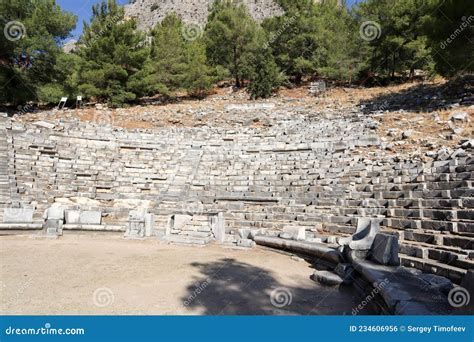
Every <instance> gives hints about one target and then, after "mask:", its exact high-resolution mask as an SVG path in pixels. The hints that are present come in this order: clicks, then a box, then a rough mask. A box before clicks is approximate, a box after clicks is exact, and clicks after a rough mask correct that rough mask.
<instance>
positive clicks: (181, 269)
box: [0, 234, 370, 315]
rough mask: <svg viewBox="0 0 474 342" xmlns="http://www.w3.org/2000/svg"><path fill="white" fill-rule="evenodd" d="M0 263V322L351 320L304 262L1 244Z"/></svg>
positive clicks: (185, 250)
mask: <svg viewBox="0 0 474 342" xmlns="http://www.w3.org/2000/svg"><path fill="white" fill-rule="evenodd" d="M0 260H1V263H0V270H1V272H0V290H1V292H0V299H1V309H0V314H32V315H37V314H41V315H59V314H61V315H64V314H65V315H86V314H97V315H137V314H138V315H203V314H204V315H233V314H244V315H254V314H261V315H279V314H284V315H293V314H301V315H306V314H311V315H322V314H325V315H331V314H349V315H350V314H351V312H352V309H353V307H355V306H357V305H358V304H359V302H360V299H358V296H356V295H355V294H354V293H353V292H352V290H351V289H346V288H344V289H338V288H328V287H320V286H319V285H318V284H316V283H315V282H313V281H312V280H311V279H310V275H311V274H312V273H313V268H312V266H311V265H310V264H309V263H307V262H306V261H304V260H301V259H298V258H296V257H292V256H289V255H284V254H280V253H276V252H273V251H269V250H266V249H261V248H256V249H253V250H236V249H228V248H223V247H220V246H215V245H212V246H207V247H184V246H174V245H173V246H172V245H166V244H162V243H160V242H157V241H130V240H124V239H123V238H122V237H120V236H116V235H109V234H98V235H94V236H91V235H79V234H77V235H66V236H64V237H62V238H61V239H58V240H48V239H44V238H37V237H34V236H31V235H29V236H2V237H0ZM364 313H370V312H369V311H365V312H364Z"/></svg>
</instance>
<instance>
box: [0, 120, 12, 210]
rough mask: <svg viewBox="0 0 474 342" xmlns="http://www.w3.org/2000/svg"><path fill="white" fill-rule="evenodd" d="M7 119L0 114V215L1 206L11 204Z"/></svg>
mask: <svg viewBox="0 0 474 342" xmlns="http://www.w3.org/2000/svg"><path fill="white" fill-rule="evenodd" d="M6 125H7V119H6V118H4V117H2V116H0V215H1V216H3V208H5V207H7V206H10V205H11V193H10V184H9V179H8V145H7V132H6Z"/></svg>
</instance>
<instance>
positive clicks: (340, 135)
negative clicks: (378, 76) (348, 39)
mask: <svg viewBox="0 0 474 342" xmlns="http://www.w3.org/2000/svg"><path fill="white" fill-rule="evenodd" d="M6 127H7V128H10V129H7V130H6V137H7V138H6V141H7V142H8V144H7V147H8V155H9V159H8V161H9V169H8V170H9V175H10V182H9V183H8V184H9V186H10V189H9V190H10V192H11V198H10V199H8V200H5V199H4V200H3V201H2V202H1V203H0V205H2V203H3V206H8V205H15V203H16V204H17V205H19V206H21V207H34V208H35V209H36V210H35V219H36V220H41V217H42V215H43V212H44V210H46V209H47V208H48V207H50V206H51V205H53V203H56V204H62V205H65V206H69V207H71V208H75V209H81V210H100V211H101V212H102V215H103V226H104V227H105V228H104V229H105V230H107V229H110V230H120V231H125V227H126V221H127V216H128V214H129V212H130V211H131V210H134V209H136V208H148V210H149V212H150V213H152V214H154V219H155V232H154V234H155V235H163V234H164V231H165V230H166V229H167V228H169V220H170V217H173V215H188V216H191V217H192V216H195V221H196V222H195V223H194V224H198V225H202V226H203V227H208V224H207V223H205V216H209V217H215V215H218V214H219V213H223V216H224V218H225V229H226V233H227V234H228V235H227V238H226V239H227V241H228V242H232V240H233V239H234V237H235V239H236V237H237V236H238V232H239V229H242V228H248V229H263V230H265V231H267V232H270V233H271V232H273V231H274V232H279V231H282V230H283V228H284V227H285V226H288V225H291V226H300V227H305V228H306V232H307V236H309V237H310V238H315V239H320V240H321V241H324V242H328V243H331V242H334V237H335V236H340V235H348V234H352V233H353V232H354V230H355V226H356V223H357V219H358V218H359V217H374V218H380V219H382V220H383V221H382V225H383V227H384V229H385V231H387V232H390V233H394V234H396V235H398V236H399V240H400V242H401V247H400V248H401V253H402V255H401V261H402V264H404V265H408V266H412V267H416V268H419V269H422V270H424V271H427V272H430V273H436V274H440V275H443V276H447V277H448V278H451V279H454V280H459V279H461V278H462V276H463V275H464V274H465V273H466V270H468V269H471V268H473V267H474V261H473V259H474V209H473V206H474V201H473V191H474V190H473V184H472V182H473V174H474V173H473V170H474V159H473V158H472V155H473V154H472V152H473V148H472V143H465V144H464V145H463V146H464V147H463V149H460V150H459V151H457V152H456V155H453V156H452V157H451V158H448V159H446V160H439V161H433V162H430V163H421V162H414V161H409V160H401V159H399V158H398V157H393V156H391V155H388V154H387V153H386V151H385V150H384V149H382V148H380V147H381V145H382V142H381V141H380V140H379V138H378V136H377V135H376V134H375V133H374V131H373V130H372V129H371V120H370V118H368V117H366V116H364V115H362V114H360V113H357V112H354V113H352V114H350V115H348V116H346V117H344V118H342V117H337V116H334V117H326V118H318V120H317V121H316V120H307V119H301V120H298V119H292V120H288V121H286V122H284V121H282V122H280V123H278V124H275V125H273V126H271V127H267V128H248V127H247V128H242V129H240V130H232V129H224V128H213V127H208V126H204V127H200V128H183V129H180V128H163V129H157V130H149V131H147V132H139V131H137V132H129V131H125V130H121V129H114V128H112V127H109V126H99V125H93V124H84V123H82V124H81V125H78V123H77V122H57V123H56V124H55V127H52V126H49V125H43V124H41V123H39V124H36V125H35V124H20V123H16V122H13V123H12V122H10V121H7V122H6ZM0 129H1V127H0ZM0 132H5V130H0ZM3 135H5V134H3ZM0 138H2V139H4V138H5V137H4V136H3V137H0ZM0 153H2V150H1V149H0ZM4 164H5V163H3V164H0V172H2V171H3V173H5V170H6V169H5V165H4ZM0 177H1V178H0V180H4V179H6V178H5V175H3V177H2V174H0ZM0 184H5V182H1V183H0ZM6 193H8V192H2V193H1V194H2V196H3V197H2V198H4V197H5V196H6V195H5V194H6ZM7 197H8V196H7ZM221 215H222V214H221ZM203 220H204V221H203ZM199 222H201V223H199ZM202 222H204V223H202ZM107 227H108V228H107ZM116 227H118V229H116ZM209 230H210V228H206V229H205V231H203V232H204V233H205V234H207V232H208V231H209Z"/></svg>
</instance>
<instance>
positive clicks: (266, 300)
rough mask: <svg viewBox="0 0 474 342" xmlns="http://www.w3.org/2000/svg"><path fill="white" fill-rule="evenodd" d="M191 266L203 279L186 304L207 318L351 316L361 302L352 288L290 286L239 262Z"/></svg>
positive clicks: (191, 287) (191, 288)
mask: <svg viewBox="0 0 474 342" xmlns="http://www.w3.org/2000/svg"><path fill="white" fill-rule="evenodd" d="M191 265H192V266H194V267H197V268H198V269H199V270H200V273H201V276H200V277H198V278H196V279H195V281H194V282H193V283H192V284H190V285H189V286H188V287H187V294H186V296H184V297H183V298H182V301H183V305H184V306H186V307H188V308H191V309H200V310H199V311H200V312H202V313H203V314H205V315H350V314H352V309H353V307H356V306H357V305H358V304H359V303H360V298H358V296H357V295H356V294H355V293H354V291H353V290H352V288H345V287H344V288H343V287H341V288H333V287H331V288H328V287H320V286H318V285H317V284H316V283H313V282H312V281H310V280H308V282H307V283H306V284H305V286H307V287H288V286H285V285H283V284H281V283H279V282H278V281H277V280H276V279H275V277H274V276H273V275H272V273H271V272H268V271H267V270H264V269H262V268H259V267H255V266H252V265H249V264H246V263H242V262H239V261H236V260H235V259H220V260H218V261H215V262H212V263H204V264H201V263H193V264H191ZM310 274H311V270H310V269H309V268H308V277H309V275H310ZM361 313H362V314H370V313H371V312H369V309H366V311H365V312H361Z"/></svg>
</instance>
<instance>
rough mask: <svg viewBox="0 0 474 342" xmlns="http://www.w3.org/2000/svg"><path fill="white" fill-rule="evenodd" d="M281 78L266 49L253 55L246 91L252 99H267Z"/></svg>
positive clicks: (280, 81)
mask: <svg viewBox="0 0 474 342" xmlns="http://www.w3.org/2000/svg"><path fill="white" fill-rule="evenodd" d="M282 81H283V77H282V75H281V73H280V70H279V69H278V66H277V64H276V63H275V60H274V58H273V56H272V54H271V52H270V51H269V50H268V49H265V50H261V51H260V52H259V53H257V54H255V57H254V60H253V63H252V72H251V77H250V84H249V86H248V91H249V92H250V94H251V97H252V99H257V98H268V97H270V96H271V95H272V94H273V93H274V92H275V90H276V89H277V88H278V87H279V86H280V84H281V83H282Z"/></svg>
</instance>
